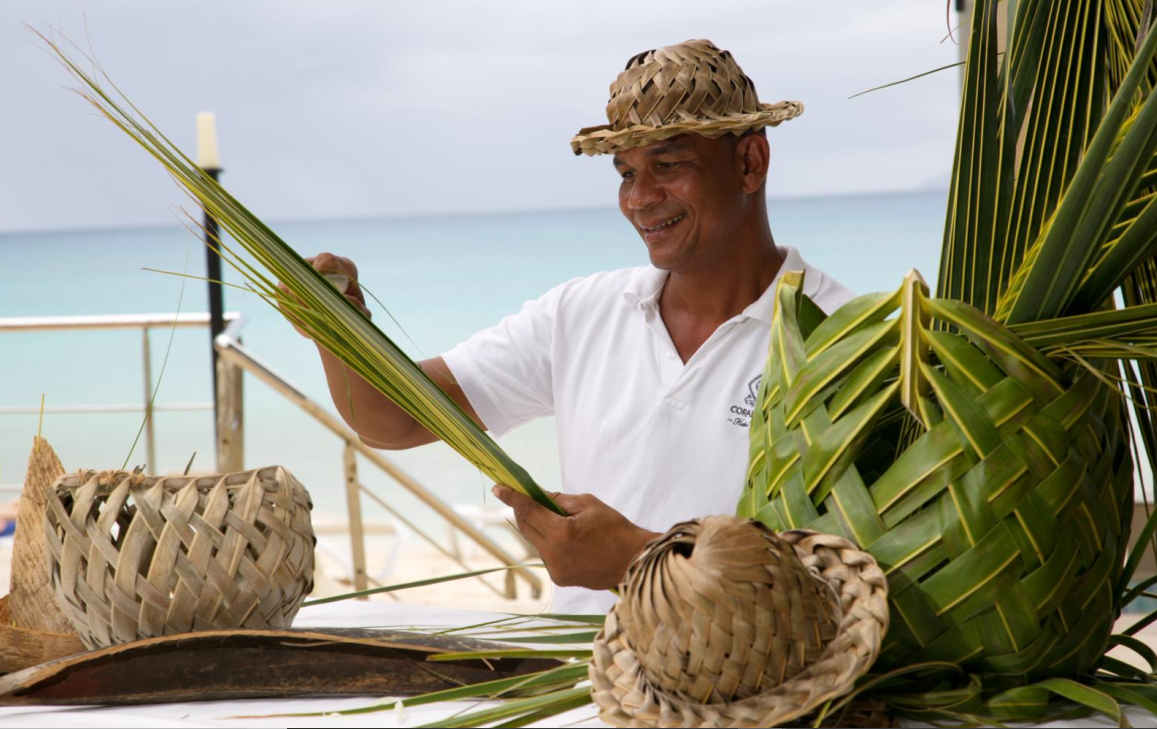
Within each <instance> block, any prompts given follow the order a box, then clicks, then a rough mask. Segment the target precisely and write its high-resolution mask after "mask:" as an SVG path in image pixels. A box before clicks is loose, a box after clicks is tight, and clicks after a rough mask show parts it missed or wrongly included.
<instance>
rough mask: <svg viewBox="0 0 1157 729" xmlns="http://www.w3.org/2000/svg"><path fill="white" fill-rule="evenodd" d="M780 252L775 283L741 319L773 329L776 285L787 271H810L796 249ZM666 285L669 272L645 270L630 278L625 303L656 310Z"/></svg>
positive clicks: (785, 249) (754, 302) (652, 268)
mask: <svg viewBox="0 0 1157 729" xmlns="http://www.w3.org/2000/svg"><path fill="white" fill-rule="evenodd" d="M779 250H780V251H781V252H782V253H783V254H784V257H783V265H781V266H780V267H779V271H778V272H776V274H775V279H773V280H772V282H771V284H770V285H769V286H768V287H767V289H766V290H765V291H764V292H763V294H761V295H760V297H759V298H758V299H756V300H755V301H753V302H752V303H751V304H750V305H748V307H747V308H746V309H744V310H743V313H742V314H740V318H743V319H758V320H759V321H761V322H763V323H765V324H768V325H770V324H771V318H772V315H773V314H774V313H775V287H776V284H778V283H779V278H780V276H782V275H783V274H784V273H785V272H787V271H803V270H805V269H807V263H805V262H804V260H803V256H801V255H800V254H799V251H797V250H796V249H795V248H791V247H788V246H780V247H779ZM666 282H667V272H666V271H662V270H660V269H658V268H655V267H654V266H642V267H640V268H638V269H636V270H635V275H633V276H631V278H630V280H629V281H628V282H627V287H626V289H624V290H623V299H624V300H626V302H627V303H628V304H630V305H631V306H635V307H638V308H639V309H643V310H646V309H652V308H656V307H658V305H659V294H660V293H661V292H662V291H663V284H665V283H666ZM807 283H811V286H807V285H806V284H805V288H806V289H813V290H814V286H815V282H807ZM805 293H806V291H805Z"/></svg>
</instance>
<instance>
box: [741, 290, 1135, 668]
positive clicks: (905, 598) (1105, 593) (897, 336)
mask: <svg viewBox="0 0 1157 729" xmlns="http://www.w3.org/2000/svg"><path fill="white" fill-rule="evenodd" d="M801 286H802V274H799V273H791V274H788V275H787V276H785V277H784V279H783V281H782V283H781V284H780V285H779V289H778V291H777V302H776V315H775V319H774V322H773V325H772V333H771V353H772V354H771V357H770V359H769V363H768V367H767V369H766V370H765V372H764V376H763V381H762V384H761V390H760V395H759V403H758V405H757V412H756V413H755V415H754V417H753V420H752V432H751V437H752V459H751V466H750V471H749V482H748V487H747V490H746V492H745V494H744V497H743V500H742V502H741V503H740V507H739V512H740V513H741V514H745V515H750V516H753V517H755V518H758V519H759V520H760V521H762V522H764V523H765V524H767V525H768V526H769V527H770V528H772V529H791V528H797V527H806V528H809V529H816V530H819V531H822V532H827V533H832V534H842V535H844V536H846V537H847V538H848V539H849V540H851V541H853V542H855V543H856V544H857V545H859V546H860V547H861V548H863V549H864V550H866V551H867V552H869V553H870V554H872V555H873V556H874V557H875V558H876V560H877V562H878V563H879V565H880V567H881V568H883V569H884V571H885V572H886V573H887V575H888V582H889V585H890V590H889V600H890V603H891V610H892V614H893V616H895V617H894V620H893V622H892V628H891V631H890V632H889V633H888V636H887V640H886V642H885V645H884V650H883V652H882V654H881V659H880V663H879V665H878V666H877V669H878V670H881V671H883V670H887V669H889V668H894V667H900V666H907V665H913V664H917V663H921V662H925V661H946V662H949V663H953V664H956V665H960V666H962V667H964V668H965V670H967V671H969V672H971V673H976V674H980V675H982V676H985V685H986V686H989V687H993V688H999V687H1001V686H1004V687H1009V686H1017V685H1021V684H1024V683H1027V682H1030V681H1033V680H1037V679H1040V678H1046V677H1049V676H1078V675H1082V674H1085V673H1087V672H1089V671H1090V670H1091V669H1092V668H1093V667H1094V665H1095V664H1096V662H1097V661H1098V660H1099V659H1100V657H1101V656H1102V655H1103V653H1104V651H1105V649H1106V646H1107V643H1108V639H1109V634H1110V630H1111V627H1112V624H1113V621H1114V619H1115V618H1116V617H1117V615H1118V614H1119V612H1120V606H1119V605H1117V604H1116V602H1115V600H1116V598H1115V597H1114V594H1115V590H1114V585H1115V583H1116V582H1117V580H1118V578H1119V576H1120V574H1121V569H1122V564H1123V555H1124V550H1125V548H1126V546H1127V541H1128V540H1127V538H1126V536H1127V535H1126V534H1125V533H1124V530H1125V529H1127V528H1128V526H1127V525H1128V523H1129V519H1130V514H1131V503H1130V502H1131V500H1132V493H1133V492H1132V489H1133V482H1132V463H1131V459H1130V457H1129V453H1128V450H1127V441H1126V440H1125V435H1124V428H1123V427H1122V426H1123V424H1124V416H1123V413H1122V411H1121V405H1120V403H1121V398H1120V393H1119V392H1116V391H1115V389H1114V388H1110V387H1108V386H1106V385H1104V384H1103V378H1104V375H1103V373H1102V372H1100V371H1089V370H1087V369H1084V368H1082V367H1078V366H1076V365H1071V364H1067V363H1063V362H1057V361H1053V360H1051V359H1050V358H1048V357H1046V356H1044V355H1043V354H1042V353H1041V352H1039V351H1037V350H1035V349H1034V348H1033V347H1031V346H1029V345H1028V344H1026V343H1025V342H1024V341H1023V340H1022V339H1020V338H1018V337H1017V335H1016V334H1014V333H1013V332H1011V331H1010V330H1008V329H1007V328H1005V327H1003V326H1001V325H1000V324H998V323H997V322H995V321H993V320H992V319H989V318H988V317H986V316H984V315H983V314H982V313H980V312H979V311H978V310H976V309H974V308H972V307H971V306H968V305H966V304H962V303H959V302H954V301H948V300H940V299H931V298H928V295H927V289H926V287H925V286H924V284H923V281H922V280H920V278H919V276H918V274H915V273H914V272H913V273H912V274H910V275H909V277H908V279H907V281H906V282H905V283H904V285H903V286H902V287H901V288H900V289H899V290H898V291H895V292H891V293H882V294H869V295H867V296H862V297H860V298H858V299H855V300H854V301H852V302H849V303H848V304H846V305H845V306H843V307H841V308H840V309H839V310H837V311H836V312H834V313H833V314H832V315H831V316H830V317H828V318H827V319H823V315H822V313H819V312H818V309H815V307H814V305H812V304H811V303H810V302H808V301H806V300H805V299H803V298H802V296H801V295H800V293H799V292H800V287H801ZM897 314H898V315H897ZM1062 365H1064V366H1062ZM1104 379H1107V378H1104ZM898 443H899V444H901V445H900V446H897V445H896V444H898Z"/></svg>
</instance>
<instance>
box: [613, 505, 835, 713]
mask: <svg viewBox="0 0 1157 729" xmlns="http://www.w3.org/2000/svg"><path fill="white" fill-rule="evenodd" d="M631 572H632V573H638V577H643V576H644V575H646V577H644V578H643V579H638V578H636V579H632V578H631V574H630V573H628V576H627V578H626V584H625V586H624V589H623V594H622V599H621V600H620V602H619V604H618V605H617V606H616V609H615V611H616V615H617V619H618V623H619V627H620V629H621V630H622V634H623V637H624V639H625V641H626V643H627V645H628V646H629V647H630V648H631V650H632V651H634V654H635V658H636V659H637V660H638V663H639V666H640V668H641V669H642V671H643V673H644V674H645V675H646V677H647V679H648V681H649V682H650V683H651V685H653V686H655V687H657V688H659V689H661V690H663V691H666V692H669V693H671V694H675V695H679V696H685V697H687V698H689V699H691V700H694V701H698V702H701V703H705V704H711V703H719V702H729V701H734V700H740V699H745V698H747V697H750V696H755V695H757V694H759V693H761V692H763V691H767V690H768V689H770V688H772V687H774V686H778V685H780V684H781V683H783V682H784V681H787V680H790V679H791V678H793V677H795V676H796V675H798V674H799V673H801V672H802V671H804V670H805V669H806V668H808V667H809V666H811V665H812V664H814V663H815V662H816V661H817V660H818V659H819V658H820V656H821V655H822V654H823V652H824V649H825V648H826V647H827V645H828V643H829V642H831V640H832V639H833V638H835V636H836V635H837V633H838V628H839V623H840V620H841V611H840V604H839V600H838V598H837V597H836V594H835V592H834V591H833V590H832V588H831V587H830V586H829V585H828V584H827V583H826V582H824V581H823V580H822V579H820V578H819V577H817V576H815V575H814V574H813V573H812V572H811V571H809V570H808V569H807V568H806V567H805V566H804V564H803V562H802V561H801V560H800V559H799V557H798V556H797V554H796V552H795V549H794V548H793V547H792V546H791V545H790V544H788V543H787V542H785V541H783V540H781V539H780V538H779V537H778V536H777V535H776V534H774V533H772V532H769V531H768V530H767V529H766V528H762V525H761V524H759V523H758V522H752V521H750V520H748V519H739V518H735V517H724V516H715V517H707V518H704V519H702V520H699V521H698V522H686V523H683V524H678V525H676V526H675V527H673V528H672V529H671V530H670V531H668V532H667V534H666V535H664V537H662V538H661V539H660V540H659V542H658V543H656V544H653V545H652V546H651V547H650V548H649V549H648V551H647V553H646V556H645V558H643V559H640V560H639V561H637V562H636V563H635V564H634V565H632V568H631Z"/></svg>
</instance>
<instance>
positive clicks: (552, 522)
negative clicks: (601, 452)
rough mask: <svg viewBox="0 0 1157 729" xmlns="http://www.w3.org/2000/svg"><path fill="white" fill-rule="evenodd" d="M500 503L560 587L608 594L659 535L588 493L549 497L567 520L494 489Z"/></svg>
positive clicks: (505, 489)
mask: <svg viewBox="0 0 1157 729" xmlns="http://www.w3.org/2000/svg"><path fill="white" fill-rule="evenodd" d="M493 493H494V495H495V496H497V497H498V500H499V501H501V502H502V503H504V504H506V505H507V506H509V507H511V508H512V509H514V518H515V520H516V521H517V522H518V530H519V531H520V532H522V535H523V536H524V537H526V539H527V541H529V542H530V543H531V544H533V545H534V547H535V548H536V549H537V550H538V553H539V554H540V555H542V561H543V563H545V564H546V569H547V571H548V572H549V573H550V579H551V580H553V581H554V584H556V585H558V586H559V587H587V588H590V589H592V590H609V589H611V588H612V587H615V586H616V585H618V584H619V583H620V582H621V581H622V579H623V574H624V573H626V571H627V566H628V565H630V563H631V560H633V559H634V558H635V556H636V555H638V554H639V552H641V551H643V547H645V546H646V545H647V542H649V541H651V540H652V539H654V538H656V537H658V536H660V535H659V533H658V532H651V531H647V530H646V529H643V528H642V527H639V526H636V525H635V524H633V523H631V521H630V520H629V519H627V517H625V516H623V515H622V514H620V513H619V512H617V511H615V510H614V509H612V508H611V507H609V506H607V505H606V504H604V503H603V502H602V501H600V500H599V499H598V498H597V497H595V496H592V495H590V494H551V498H553V499H554V501H555V503H556V504H558V505H559V506H561V507H562V508H563V509H565V510H566V512H567V513H568V514H570V516H559V515H558V514H555V513H554V512H553V511H550V510H549V509H546V508H545V507H543V506H540V505H539V504H537V503H535V502H534V501H533V500H532V499H529V498H527V497H525V496H523V495H522V494H520V493H518V492H517V491H515V490H514V489H512V488H510V487H508V486H501V485H499V486H495V487H494V488H493Z"/></svg>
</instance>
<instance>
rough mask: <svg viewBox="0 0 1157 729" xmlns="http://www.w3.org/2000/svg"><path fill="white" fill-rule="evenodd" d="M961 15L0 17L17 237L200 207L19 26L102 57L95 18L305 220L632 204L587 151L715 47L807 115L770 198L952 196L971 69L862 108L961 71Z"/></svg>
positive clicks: (628, 7) (762, 91)
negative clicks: (641, 86)
mask: <svg viewBox="0 0 1157 729" xmlns="http://www.w3.org/2000/svg"><path fill="white" fill-rule="evenodd" d="M946 2H947V0H936V1H933V0H875V1H874V2H864V1H859V2H853V1H852V0H839V1H834V0H791V1H787V0H779V1H773V0H752V1H751V2H739V1H734V2H733V1H731V0H713V1H712V2H709V3H704V2H702V0H696V1H695V2H682V1H676V0H660V1H657V2H653V1H651V0H634V1H633V2H621V1H616V2H599V1H595V0H583V2H561V1H558V2H552V1H547V0H486V1H484V2H480V1H478V0H471V1H467V2H444V1H439V0H422V1H421V2H417V1H414V2H406V3H403V2H387V1H385V0H379V1H376V2H371V1H369V0H313V1H312V2H291V1H290V0H278V1H276V2H271V1H266V0H195V1H193V0H152V1H149V2H146V1H144V0H135V1H132V2H130V1H128V0H103V1H102V0H87V1H83V0H67V1H66V0H0V98H2V99H3V101H2V102H0V161H2V162H0V231H5V230H8V231H12V230H29V229H55V228H83V227H107V226H122V225H142V224H155V223H160V224H165V223H171V222H172V221H173V217H172V212H171V208H172V206H173V205H174V204H182V203H183V198H182V195H181V193H180V192H179V191H177V189H176V188H175V186H174V185H173V184H172V182H170V181H169V180H168V178H167V177H166V176H165V175H164V173H163V172H162V171H161V170H160V168H159V166H157V165H156V163H155V162H153V161H152V160H151V159H149V158H147V157H146V156H145V155H144V153H143V152H141V151H139V150H138V149H137V148H135V147H134V146H133V145H132V144H131V142H129V141H128V139H127V137H124V135H123V134H121V133H120V132H119V131H117V130H116V129H115V128H114V127H112V125H110V124H109V123H108V122H106V121H103V120H102V119H99V118H97V117H95V116H92V115H91V113H90V112H88V111H87V110H86V108H85V105H84V103H83V102H82V101H80V100H79V99H78V98H77V97H75V96H73V95H71V94H69V93H67V92H66V91H64V90H63V89H62V88H61V85H62V84H68V82H69V79H68V78H67V76H66V75H65V73H64V72H63V70H61V69H60V68H59V67H58V66H57V65H56V64H55V63H54V62H53V61H52V60H51V59H50V58H49V57H48V56H46V55H45V54H44V53H43V52H41V50H40V49H39V48H38V47H37V44H36V43H35V42H34V38H33V36H32V35H31V34H30V33H29V32H28V31H27V30H26V29H25V28H24V27H23V26H22V24H21V23H22V22H27V23H30V24H32V25H35V26H37V27H38V28H46V27H48V26H49V25H52V26H54V27H57V28H59V29H61V30H63V32H64V33H65V34H66V35H67V36H69V37H71V38H73V39H74V40H77V41H80V42H82V43H83V42H84V35H85V19H86V18H87V32H88V36H89V39H90V40H91V43H92V46H93V48H94V49H95V50H96V53H97V55H98V56H99V57H100V59H101V61H102V63H103V65H104V66H105V68H106V70H107V71H108V72H109V74H110V75H111V76H112V78H113V79H114V80H115V81H116V82H117V84H118V85H119V86H120V87H121V89H122V90H124V91H125V92H126V93H128V94H129V96H130V97H131V98H132V99H133V101H134V102H135V103H136V104H137V105H138V106H139V107H141V108H142V109H143V110H144V111H145V112H146V113H147V114H149V115H150V116H151V117H152V119H153V120H154V121H155V122H156V123H157V124H158V125H159V126H160V127H161V128H162V129H163V130H165V131H166V132H167V133H168V134H169V136H170V138H172V139H174V141H176V142H177V143H178V144H179V145H182V146H184V147H185V148H186V151H187V152H190V153H191V152H192V149H193V147H194V138H195V131H194V129H195V127H194V118H195V115H196V113H197V112H198V111H203V110H211V111H214V112H216V114H217V119H218V125H219V136H220V145H221V156H222V162H223V164H224V166H225V168H226V172H225V177H224V180H223V181H224V182H225V183H226V184H227V185H228V186H229V187H230V188H231V189H232V190H233V192H234V194H235V195H237V196H238V197H239V198H240V199H241V200H242V201H243V202H245V203H246V204H248V205H249V206H250V207H251V208H252V209H253V210H254V211H255V212H257V213H258V214H259V215H262V216H265V217H267V218H269V219H271V220H286V219H304V218H331V217H344V216H386V215H408V214H438V213H454V212H473V211H488V210H504V211H505V210H526V209H555V208H573V207H592V206H609V205H613V204H614V196H615V190H616V187H617V184H616V178H615V175H614V172H613V171H612V169H611V166H610V162H609V160H608V159H607V158H605V157H603V158H586V157H583V158H576V157H574V156H572V154H571V152H570V148H569V146H568V141H569V139H570V137H571V136H572V135H573V134H574V133H575V132H576V131H578V129H579V128H580V127H584V126H590V125H594V124H599V123H604V122H605V106H606V101H607V96H608V92H607V88H608V86H609V84H610V82H611V81H612V80H613V79H614V77H615V76H616V75H617V73H618V72H619V71H620V70H621V69H622V67H623V65H624V64H625V62H626V60H627V59H628V58H629V57H630V56H631V55H633V54H634V53H636V52H639V51H642V50H646V49H649V48H653V47H656V46H661V45H668V44H671V43H677V42H680V41H683V40H686V39H688V38H696V37H705V38H709V39H711V40H713V41H714V42H715V43H716V44H717V45H719V46H721V47H723V48H727V49H729V50H731V51H732V53H733V54H734V55H735V57H736V59H737V60H738V62H739V63H740V65H741V66H742V67H743V69H744V71H745V72H746V73H747V75H748V76H750V77H751V78H752V79H753V80H754V81H755V83H756V88H757V90H758V92H759V95H760V99H761V100H762V101H767V102H774V101H777V100H780V99H796V100H800V101H803V102H804V104H805V105H806V112H805V113H804V115H803V116H801V117H799V118H798V119H795V120H793V121H791V122H787V123H785V124H784V125H782V126H781V127H779V128H777V129H773V130H771V133H770V140H771V144H772V155H773V156H772V169H771V181H770V185H769V191H770V194H771V195H773V196H808V195H831V194H843V193H868V192H881V191H892V190H911V189H920V188H943V187H945V186H946V184H947V178H948V175H949V172H950V168H951V159H952V149H953V142H954V136H955V130H956V105H957V103H958V94H959V79H958V75H957V73H956V71H955V69H953V70H952V71H949V72H945V73H941V74H936V75H933V76H930V77H928V78H925V79H920V80H918V81H915V82H913V83H909V84H906V85H903V86H900V87H897V88H894V89H887V90H884V91H880V92H876V93H873V94H869V95H867V96H865V97H861V98H858V99H853V100H848V98H847V97H848V96H850V95H852V94H854V93H856V92H858V91H862V90H864V89H866V88H870V87H872V86H876V85H879V84H882V83H886V82H889V81H894V80H898V79H900V78H904V77H907V76H911V75H913V74H916V73H919V72H922V71H926V70H929V69H932V68H936V67H938V66H943V65H945V64H948V63H952V62H954V61H955V60H956V59H957V54H958V50H957V48H956V47H955V46H954V45H953V44H952V41H945V42H943V43H942V42H941V39H942V38H943V37H944V36H945V35H946V27H947V19H946V9H945V8H946ZM953 16H955V13H954V12H953ZM955 22H956V21H955V17H953V24H955Z"/></svg>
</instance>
